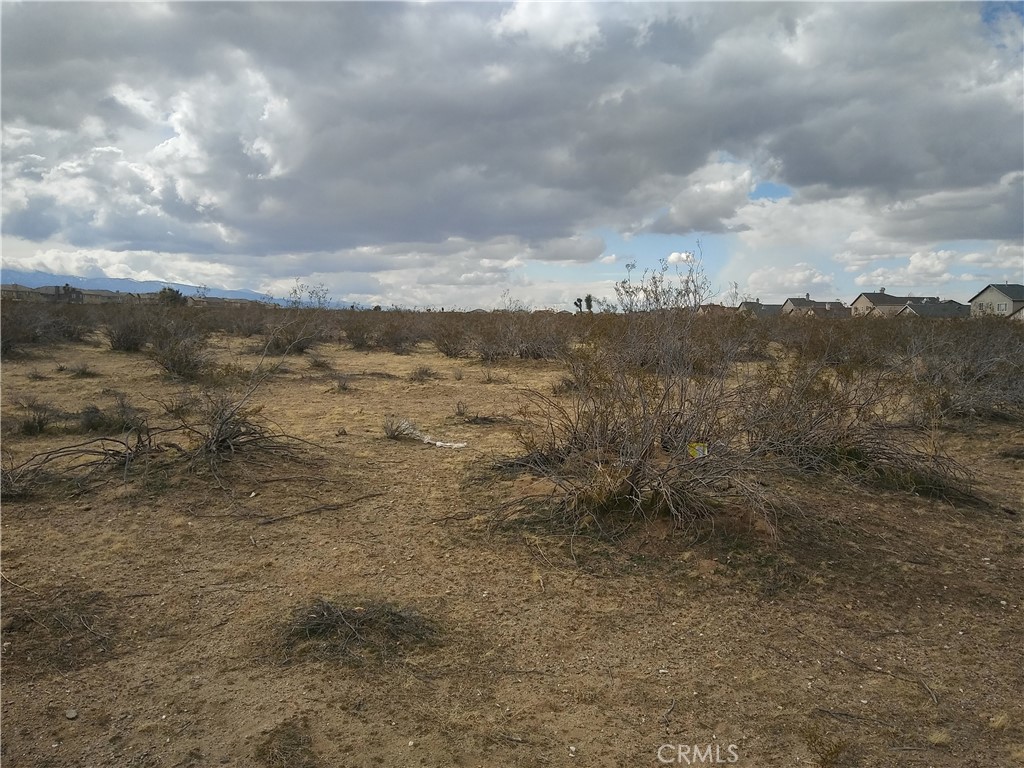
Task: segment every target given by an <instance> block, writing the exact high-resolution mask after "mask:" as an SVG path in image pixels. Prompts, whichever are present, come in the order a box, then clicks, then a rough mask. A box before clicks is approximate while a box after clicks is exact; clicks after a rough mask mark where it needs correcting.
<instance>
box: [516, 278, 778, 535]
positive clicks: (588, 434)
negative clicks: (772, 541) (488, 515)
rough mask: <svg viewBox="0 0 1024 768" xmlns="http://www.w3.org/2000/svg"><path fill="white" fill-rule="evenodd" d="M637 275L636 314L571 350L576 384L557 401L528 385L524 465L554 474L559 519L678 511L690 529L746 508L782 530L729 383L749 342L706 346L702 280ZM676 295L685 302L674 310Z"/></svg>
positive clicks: (584, 522) (596, 327) (596, 328)
mask: <svg viewBox="0 0 1024 768" xmlns="http://www.w3.org/2000/svg"><path fill="white" fill-rule="evenodd" d="M624 282H626V284H625V286H621V288H622V296H624V297H625V298H626V299H627V301H626V302H625V303H624V305H625V306H627V307H634V308H635V310H634V311H633V312H631V313H630V314H628V315H625V316H620V317H617V318H614V319H601V320H597V321H595V322H593V323H591V324H590V328H589V329H587V332H586V337H585V340H584V342H583V343H582V344H580V345H578V346H577V347H576V348H575V349H573V350H572V351H571V352H568V353H563V360H564V362H565V363H566V365H567V367H568V377H567V378H568V381H566V382H565V383H564V384H563V385H562V386H561V387H559V390H560V392H561V393H563V394H560V395H558V396H555V397H552V396H548V395H545V394H543V393H541V392H538V391H528V392H527V393H526V395H525V406H524V408H523V413H522V416H523V421H524V426H523V428H522V429H521V430H520V431H519V434H518V439H519V444H520V447H521V449H522V450H523V451H524V453H523V455H521V456H520V457H519V458H517V459H514V460H512V461H511V462H509V461H506V462H505V465H506V466H508V465H509V464H510V463H512V464H518V465H519V466H520V467H521V468H523V469H527V470H529V471H532V472H534V473H536V474H538V475H540V476H543V477H545V478H548V479H549V480H551V481H552V483H553V484H554V486H555V488H556V496H555V501H556V505H555V507H554V508H552V509H551V510H550V511H551V512H553V513H554V515H555V518H556V519H558V520H559V521H561V522H562V523H564V524H567V525H568V526H569V527H570V528H571V529H572V530H574V531H578V530H580V529H581V528H586V527H592V526H593V527H598V528H601V529H607V528H609V527H611V528H618V527H621V526H627V525H629V524H630V523H631V522H633V521H635V520H638V519H652V518H654V517H658V516H667V517H669V518H671V519H672V520H673V522H674V523H675V524H676V525H677V526H678V527H680V528H688V527H691V526H694V525H696V524H699V523H701V522H703V521H710V520H713V519H714V518H715V517H716V516H717V515H718V514H719V513H720V512H721V511H723V510H724V509H726V508H741V509H743V510H745V511H746V512H747V513H750V514H752V515H756V516H758V517H759V518H760V520H761V522H762V523H763V524H765V525H766V526H767V527H768V528H769V529H774V516H775V507H774V503H773V501H772V499H771V497H770V495H769V493H768V492H767V490H766V488H765V487H764V486H763V485H762V484H761V483H760V482H759V480H758V472H759V469H760V468H759V464H758V458H757V457H756V456H754V455H752V454H751V453H750V452H749V451H747V450H746V446H745V442H744V441H745V434H744V430H743V425H742V421H741V420H740V419H738V418H736V416H735V414H736V413H737V412H738V410H739V402H740V400H741V398H742V396H743V392H742V391H741V389H740V388H739V387H737V386H736V385H735V384H733V383H732V382H731V381H730V380H729V378H728V373H729V370H730V363H731V362H732V359H731V358H730V355H733V354H735V351H736V350H738V349H739V348H740V345H739V344H738V343H734V344H731V345H730V344H723V343H717V342H716V346H715V350H716V352H715V354H717V355H720V356H722V359H721V360H716V361H715V364H714V365H708V364H704V363H702V362H701V361H702V359H703V357H705V355H706V353H705V352H703V351H702V346H701V345H702V344H705V345H706V344H707V343H710V342H708V341H707V340H702V338H701V334H702V331H701V328H700V327H699V326H697V325H696V324H695V318H696V314H695V313H694V312H693V311H692V306H690V304H691V303H693V302H698V301H699V300H700V299H701V296H702V293H701V291H702V290H703V287H702V286H703V283H702V282H701V281H700V280H699V279H698V278H697V277H696V276H695V275H694V274H693V273H692V271H691V273H689V274H687V275H682V276H680V275H676V276H674V277H670V276H669V274H668V266H667V265H664V266H663V269H662V270H661V271H659V272H656V273H648V274H646V275H645V276H644V277H643V278H642V280H641V282H639V283H634V282H628V281H624ZM666 302H669V303H672V302H674V303H675V304H676V305H675V306H672V305H665V303H666Z"/></svg>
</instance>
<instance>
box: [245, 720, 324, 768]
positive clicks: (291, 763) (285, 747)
mask: <svg viewBox="0 0 1024 768" xmlns="http://www.w3.org/2000/svg"><path fill="white" fill-rule="evenodd" d="M256 759H257V760H259V761H260V762H261V763H263V765H265V766H267V768H316V767H317V765H319V762H318V760H317V756H316V752H314V751H313V738H312V736H310V735H309V723H308V722H307V721H306V720H305V718H303V719H301V720H295V719H292V720H286V721H285V722H283V723H281V724H280V725H279V726H277V727H276V728H274V729H273V730H272V731H271V732H270V733H268V734H267V738H265V739H264V740H263V741H262V742H261V743H260V745H259V746H258V747H257V748H256Z"/></svg>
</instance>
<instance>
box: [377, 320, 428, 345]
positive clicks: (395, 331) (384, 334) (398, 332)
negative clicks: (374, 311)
mask: <svg viewBox="0 0 1024 768" xmlns="http://www.w3.org/2000/svg"><path fill="white" fill-rule="evenodd" d="M384 315H385V317H384V319H383V321H382V322H381V324H380V326H379V327H378V329H377V345H378V346H379V347H380V348H381V349H386V350H388V351H389V352H393V353H394V354H396V355H408V354H411V353H412V351H413V350H414V349H415V348H416V345H417V344H419V343H420V342H421V341H423V340H424V338H425V337H426V334H425V329H424V328H423V326H422V323H421V322H420V319H419V316H418V315H417V313H415V312H401V311H397V310H396V311H391V312H386V313H384Z"/></svg>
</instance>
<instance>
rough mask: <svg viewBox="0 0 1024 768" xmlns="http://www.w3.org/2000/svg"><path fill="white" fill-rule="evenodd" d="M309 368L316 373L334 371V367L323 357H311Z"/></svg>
mask: <svg viewBox="0 0 1024 768" xmlns="http://www.w3.org/2000/svg"><path fill="white" fill-rule="evenodd" d="M309 367H310V369H312V370H314V371H326V372H330V371H333V370H334V366H333V365H331V361H330V360H325V359H324V358H322V357H315V356H314V357H311V358H309Z"/></svg>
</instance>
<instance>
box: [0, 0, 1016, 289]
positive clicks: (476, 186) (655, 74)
mask: <svg viewBox="0 0 1024 768" xmlns="http://www.w3.org/2000/svg"><path fill="white" fill-rule="evenodd" d="M1022 8H1024V5H1022V4H1020V3H1015V4H1013V3H962V4H961V3H935V4H932V3H924V2H914V3H858V4H833V3H824V4H810V3H800V4H771V3H754V4H745V3H714V4H701V3H668V4H649V3H621V4H620V3H560V4H555V3H513V4H499V3H479V4H477V3H412V4H399V3H387V2H372V3H348V2H335V3H315V4H306V3H299V2H287V3H244V2H232V3H205V2H195V3H192V2H189V3H185V2H178V3H166V4H156V3H145V4H142V3H140V4H105V3H69V4H57V3H29V2H24V3H17V2H14V3H12V2H4V3H3V4H2V36H3V39H2V45H3V47H2V94H0V95H2V126H3V138H2V141H3V144H2V147H3V182H2V185H3V243H2V245H3V263H4V266H7V267H11V268H19V269H41V270H45V271H49V272H56V273H63V274H75V275H81V276H85V277H96V276H100V275H104V274H105V275H107V276H111V277H134V278H137V279H156V280H167V281H175V282H184V283H190V284H203V285H207V286H211V287H225V288H251V289H253V290H258V291H261V292H270V293H274V294H275V295H286V294H287V292H288V289H289V287H290V286H292V285H293V284H294V281H295V278H300V279H301V280H302V281H303V282H305V283H308V284H319V283H322V284H323V285H325V286H326V287H327V288H328V289H329V290H330V293H331V295H332V296H333V297H334V298H336V299H339V300H342V301H358V302H365V303H371V304H375V303H382V304H399V305H402V306H448V307H451V306H459V307H473V306H485V307H488V306H494V305H496V304H500V303H501V302H502V294H503V293H504V292H505V291H507V292H508V293H507V297H511V298H513V299H518V300H522V301H525V302H527V303H529V304H531V305H533V306H538V307H539V306H559V307H564V308H571V303H572V300H573V299H574V298H575V297H576V296H580V295H583V294H584V293H587V292H590V293H593V294H594V295H595V296H608V297H611V296H612V295H613V291H612V287H611V286H612V284H613V282H614V281H615V280H618V279H621V278H622V277H623V276H624V275H625V264H626V263H628V262H630V261H635V262H636V263H637V264H638V266H639V267H640V269H641V270H642V269H643V268H644V267H647V266H653V265H656V264H657V262H658V260H659V259H663V258H666V257H669V255H670V254H673V253H676V254H678V253H682V252H686V251H693V250H696V248H697V244H698V242H699V243H700V246H701V250H702V251H703V266H704V269H705V271H706V272H707V274H708V276H709V277H710V278H711V280H712V283H713V285H714V287H715V288H716V289H720V290H721V291H722V293H723V294H724V293H725V292H726V291H728V289H729V286H730V284H731V283H733V282H735V283H738V285H739V290H740V292H741V293H743V294H748V295H750V296H756V297H759V298H761V300H762V301H766V302H767V301H771V300H776V301H781V300H783V299H784V298H785V297H787V296H791V295H803V294H804V293H806V292H809V293H811V294H812V295H813V296H814V297H816V298H820V299H835V298H841V299H843V300H845V301H851V300H852V299H853V298H854V297H855V296H856V295H857V294H858V293H859V292H860V291H862V290H876V289H877V288H878V287H879V286H885V287H886V289H887V290H888V291H889V292H890V293H910V294H917V295H940V296H942V297H944V298H945V297H951V298H960V299H966V298H968V297H970V296H971V295H972V294H973V293H975V292H976V290H977V289H978V288H979V287H981V286H983V285H984V284H986V283H988V282H1002V281H1004V280H1009V281H1011V282H1024V192H1022V189H1024V63H1022V47H1024V31H1022V30H1024V21H1022V19H1024V11H1022Z"/></svg>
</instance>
